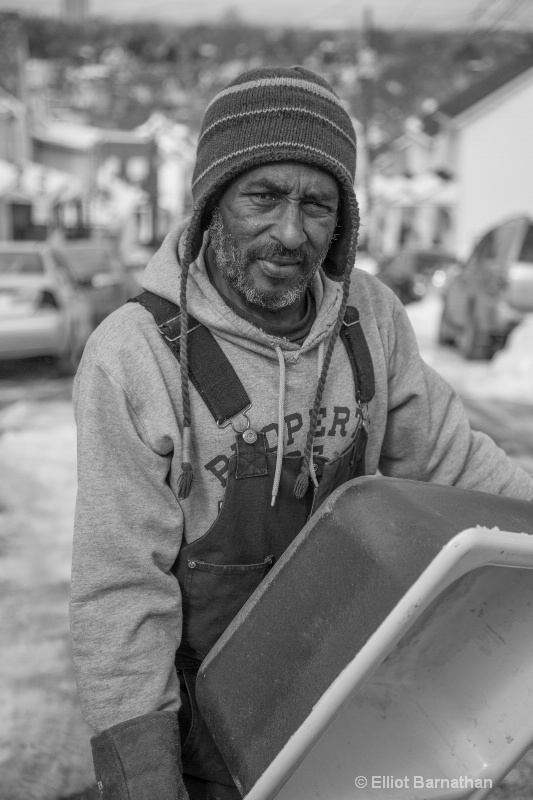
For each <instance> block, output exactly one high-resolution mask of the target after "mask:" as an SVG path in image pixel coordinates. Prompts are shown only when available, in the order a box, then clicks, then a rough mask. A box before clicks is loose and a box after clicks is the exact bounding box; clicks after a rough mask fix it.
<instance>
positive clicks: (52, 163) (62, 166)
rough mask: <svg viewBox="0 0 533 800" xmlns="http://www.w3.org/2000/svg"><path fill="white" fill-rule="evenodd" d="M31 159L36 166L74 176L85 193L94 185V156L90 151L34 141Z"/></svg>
mask: <svg viewBox="0 0 533 800" xmlns="http://www.w3.org/2000/svg"><path fill="white" fill-rule="evenodd" d="M33 157H34V160H35V161H37V163H38V164H44V165H45V166H46V167H54V168H55V169H59V170H61V171H62V172H69V173H70V174H71V175H76V177H78V178H80V179H81V181H82V182H83V185H84V187H85V188H86V190H87V191H89V189H90V188H91V187H92V185H93V184H94V181H95V178H96V175H95V156H94V152H93V151H92V150H79V151H78V150H68V149H67V148H64V147H59V146H55V145H53V144H49V143H47V142H41V141H39V140H35V139H34V143H33Z"/></svg>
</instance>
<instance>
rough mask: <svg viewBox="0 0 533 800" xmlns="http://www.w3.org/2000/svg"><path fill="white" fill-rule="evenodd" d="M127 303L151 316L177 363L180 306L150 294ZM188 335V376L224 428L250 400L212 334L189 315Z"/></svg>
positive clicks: (178, 355)
mask: <svg viewBox="0 0 533 800" xmlns="http://www.w3.org/2000/svg"><path fill="white" fill-rule="evenodd" d="M128 302H129V303H140V304H141V305H142V306H143V307H144V308H146V310H147V311H149V312H150V313H151V314H152V316H153V318H154V320H155V323H156V325H157V327H158V329H159V333H160V334H161V336H162V337H163V340H164V342H165V344H166V345H167V346H168V347H169V348H170V350H171V351H172V354H173V355H174V356H175V358H176V359H177V360H178V361H179V358H180V335H181V315H180V309H179V306H177V305H176V304H175V303H172V302H171V301H170V300H166V299H165V298H164V297H159V295H157V294H153V292H142V294H139V295H137V297H132V298H131V299H130V300H128ZM187 333H188V336H187V341H188V349H189V377H190V379H191V382H192V384H193V386H194V387H195V388H196V390H197V391H198V393H199V394H200V396H201V398H202V400H203V401H204V403H205V404H206V406H207V407H208V409H209V411H210V412H211V414H212V415H213V417H214V418H215V420H216V423H217V425H219V426H220V427H224V426H225V425H227V424H229V422H230V421H231V420H232V419H233V417H236V416H237V415H238V414H240V413H242V412H243V411H246V409H248V408H250V405H251V403H250V398H249V397H248V395H247V394H246V391H245V389H244V386H243V385H242V383H241V381H240V380H239V377H238V376H237V373H236V372H235V370H234V369H233V367H232V366H231V364H230V362H229V360H228V358H227V357H226V355H225V354H224V351H223V350H222V348H221V347H220V345H219V344H218V343H217V341H216V339H215V338H214V336H213V334H212V333H211V332H210V331H209V330H208V329H207V328H206V327H205V326H204V325H202V324H200V323H199V322H198V320H196V319H195V318H194V317H193V316H191V314H189V315H188V329H187Z"/></svg>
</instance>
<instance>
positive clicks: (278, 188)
mask: <svg viewBox="0 0 533 800" xmlns="http://www.w3.org/2000/svg"><path fill="white" fill-rule="evenodd" d="M243 191H245V192H250V191H266V192H281V193H283V192H284V191H286V188H285V187H284V186H283V185H282V184H280V183H279V182H278V181H273V180H270V179H269V178H256V179H255V180H252V181H250V183H249V184H248V185H247V186H245V187H243ZM305 197H306V198H308V199H310V200H321V201H323V202H330V203H334V202H337V201H338V200H339V193H338V190H337V192H335V191H334V190H333V189H332V190H331V191H329V190H327V189H326V190H325V191H323V192H320V191H316V190H311V191H308V192H306V194H305Z"/></svg>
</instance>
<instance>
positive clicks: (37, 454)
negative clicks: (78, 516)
mask: <svg viewBox="0 0 533 800" xmlns="http://www.w3.org/2000/svg"><path fill="white" fill-rule="evenodd" d="M75 492H76V434H75V427H74V418H73V414H72V408H71V405H70V403H69V402H68V401H65V400H63V401H48V402H41V403H40V402H35V401H20V402H18V403H15V404H13V405H10V406H7V407H6V408H5V409H4V410H3V411H1V412H0V596H1V605H0V652H1V653H2V658H1V659H0V708H1V709H2V713H1V714H0V774H1V776H2V778H1V789H0V797H2V800H56V798H58V797H64V798H66V797H68V795H70V794H72V793H74V792H79V791H80V790H82V789H84V788H85V787H87V786H88V785H90V784H91V783H92V782H93V781H94V777H93V773H92V766H91V756H90V748H89V736H90V730H89V728H88V727H87V726H86V725H85V723H84V722H83V721H82V718H81V712H80V710H79V704H78V700H77V693H76V686H75V682H74V675H73V669H72V662H71V658H70V643H69V624H68V594H69V580H70V561H71V547H72V520H73V516H74V501H75Z"/></svg>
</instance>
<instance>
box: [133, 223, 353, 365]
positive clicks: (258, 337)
mask: <svg viewBox="0 0 533 800" xmlns="http://www.w3.org/2000/svg"><path fill="white" fill-rule="evenodd" d="M187 231H188V222H187V221H185V222H183V223H181V224H179V225H177V226H175V227H174V228H173V229H172V230H171V231H170V233H169V234H168V235H167V237H166V238H165V240H164V242H163V244H162V245H161V247H160V249H159V250H158V251H157V253H156V254H155V255H154V256H153V258H152V259H151V260H150V262H149V264H148V266H147V267H146V270H145V272H144V275H143V280H142V285H143V287H144V288H145V289H147V290H148V291H150V292H153V293H154V294H157V295H159V296H161V297H164V298H166V299H167V300H171V301H172V302H173V303H176V304H177V305H179V295H180V278H181V268H180V259H181V257H182V255H183V247H184V243H185V240H186V236H187ZM208 242H209V239H208V235H207V234H204V238H203V244H202V247H201V250H200V253H199V255H198V258H197V259H196V261H193V263H192V264H191V265H190V267H189V278H188V284H187V308H188V312H189V314H192V315H193V316H194V317H195V318H196V319H197V320H198V321H199V322H201V323H202V324H203V325H205V326H206V327H207V328H209V329H210V330H211V332H212V333H214V334H216V335H217V336H220V338H222V339H225V340H227V341H229V342H232V343H233V344H236V345H238V346H240V347H244V348H246V349H248V350H251V351H254V352H256V353H260V354H261V355H264V356H266V357H268V358H273V359H276V358H277V356H276V352H275V349H274V348H275V347H276V346H277V347H280V348H281V350H299V351H300V352H301V353H305V352H307V351H308V350H312V349H314V348H316V347H318V346H319V345H320V344H321V342H323V341H324V340H325V339H327V337H328V336H329V334H330V333H331V331H332V329H333V327H334V326H335V322H336V320H337V316H338V313H339V308H340V305H341V302H342V285H341V284H339V283H338V282H336V281H333V280H331V279H329V278H328V277H327V276H326V275H325V274H324V272H323V270H322V269H320V270H319V271H318V272H317V273H316V275H315V276H314V278H313V282H312V284H311V291H312V292H313V295H314V298H315V303H316V310H317V316H316V319H315V322H314V325H313V327H312V329H311V331H310V333H309V336H308V337H307V339H306V341H305V342H304V344H303V345H302V347H301V348H300V346H299V345H298V344H295V343H293V342H289V341H287V340H286V339H283V338H281V337H276V336H271V335H269V334H267V333H265V332H264V331H262V330H261V329H260V328H258V327H256V326H255V325H252V324H251V323H249V322H248V321H247V320H245V319H243V318H242V317H239V316H238V315H237V314H236V313H235V312H234V311H233V310H232V309H231V308H230V307H229V306H228V305H226V303H225V302H224V300H223V299H222V297H221V296H220V294H219V293H218V291H217V290H216V289H215V287H214V286H213V285H212V284H211V282H210V281H209V277H208V275H207V271H206V267H205V258H204V255H205V250H206V247H207V244H208Z"/></svg>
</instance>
